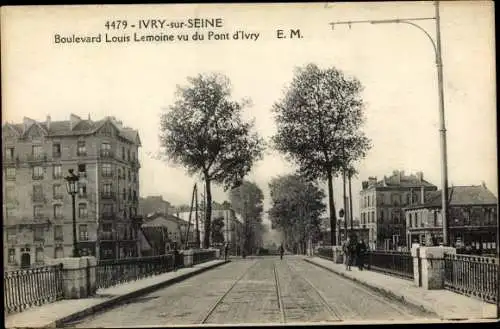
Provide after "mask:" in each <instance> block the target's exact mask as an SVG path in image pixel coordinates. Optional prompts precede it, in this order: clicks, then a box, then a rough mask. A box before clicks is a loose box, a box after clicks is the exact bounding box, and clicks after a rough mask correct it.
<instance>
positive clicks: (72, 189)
mask: <svg viewBox="0 0 500 329" xmlns="http://www.w3.org/2000/svg"><path fill="white" fill-rule="evenodd" d="M68 171H69V175H68V176H66V177H65V178H64V179H65V180H66V189H67V190H68V194H69V195H71V199H72V207H73V257H80V255H79V252H78V247H77V244H76V204H75V197H76V193H78V180H79V178H78V176H77V175H75V174H74V173H73V169H69V170H68Z"/></svg>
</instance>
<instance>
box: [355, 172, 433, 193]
mask: <svg viewBox="0 0 500 329" xmlns="http://www.w3.org/2000/svg"><path fill="white" fill-rule="evenodd" d="M362 187H363V190H364V189H368V188H379V187H435V185H434V184H432V183H429V182H428V181H426V180H425V179H424V174H423V173H422V172H417V173H415V174H410V175H405V172H404V171H402V170H401V171H400V170H395V171H393V173H392V175H391V176H384V178H383V179H382V180H377V177H368V180H367V181H363V183H362Z"/></svg>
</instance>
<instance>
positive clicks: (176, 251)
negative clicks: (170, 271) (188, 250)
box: [174, 244, 179, 271]
mask: <svg viewBox="0 0 500 329" xmlns="http://www.w3.org/2000/svg"><path fill="white" fill-rule="evenodd" d="M178 264H179V250H177V244H174V271H177V267H178Z"/></svg>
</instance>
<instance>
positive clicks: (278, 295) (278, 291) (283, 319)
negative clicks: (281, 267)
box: [273, 262, 286, 323]
mask: <svg viewBox="0 0 500 329" xmlns="http://www.w3.org/2000/svg"><path fill="white" fill-rule="evenodd" d="M273 272H274V284H275V286H276V298H277V299H278V308H279V310H280V316H281V323H286V315H285V307H284V305H283V297H282V295H281V287H280V280H279V277H278V271H277V270H276V262H273Z"/></svg>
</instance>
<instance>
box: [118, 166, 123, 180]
mask: <svg viewBox="0 0 500 329" xmlns="http://www.w3.org/2000/svg"><path fill="white" fill-rule="evenodd" d="M118 178H122V170H121V169H120V168H118Z"/></svg>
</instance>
